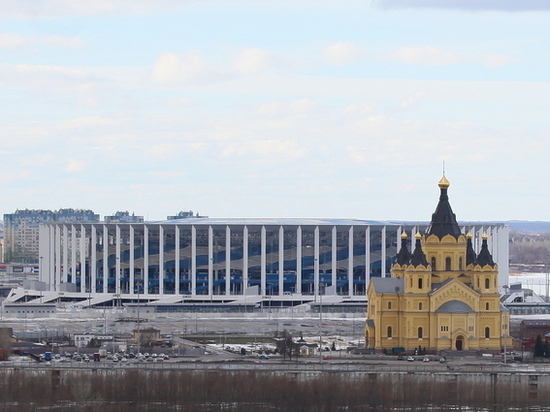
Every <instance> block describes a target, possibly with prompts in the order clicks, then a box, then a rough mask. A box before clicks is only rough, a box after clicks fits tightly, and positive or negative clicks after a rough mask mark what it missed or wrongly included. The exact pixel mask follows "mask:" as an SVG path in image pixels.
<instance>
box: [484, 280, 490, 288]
mask: <svg viewBox="0 0 550 412" xmlns="http://www.w3.org/2000/svg"><path fill="white" fill-rule="evenodd" d="M489 285H490V283H489V278H487V279H485V289H489Z"/></svg>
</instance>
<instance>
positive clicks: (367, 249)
mask: <svg viewBox="0 0 550 412" xmlns="http://www.w3.org/2000/svg"><path fill="white" fill-rule="evenodd" d="M370 235H371V233H370V226H367V228H366V229H365V291H366V290H367V288H368V287H369V282H370V262H371V259H370Z"/></svg>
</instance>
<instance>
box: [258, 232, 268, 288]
mask: <svg viewBox="0 0 550 412" xmlns="http://www.w3.org/2000/svg"><path fill="white" fill-rule="evenodd" d="M265 233H266V230H265V226H263V225H262V230H261V232H260V236H261V240H260V288H261V290H260V295H262V296H265V295H266V290H265V287H266V277H267V272H266V269H265V265H266V256H265V254H266V243H267V242H266V235H265Z"/></svg>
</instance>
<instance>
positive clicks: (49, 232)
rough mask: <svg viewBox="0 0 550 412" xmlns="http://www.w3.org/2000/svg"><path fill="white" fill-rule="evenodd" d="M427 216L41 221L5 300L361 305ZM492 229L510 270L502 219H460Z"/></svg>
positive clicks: (478, 229) (475, 229) (504, 274)
mask: <svg viewBox="0 0 550 412" xmlns="http://www.w3.org/2000/svg"><path fill="white" fill-rule="evenodd" d="M425 228H426V225H424V224H397V223H392V222H377V221H367V220H335V219H209V218H187V219H179V220H168V221H162V222H148V223H120V224H114V223H112V224H109V223H90V224H67V223H52V224H43V225H41V227H40V266H41V267H40V282H38V284H39V285H38V286H37V287H35V288H34V289H36V290H32V289H31V290H29V289H26V290H22V289H14V290H13V292H12V294H11V295H10V297H9V298H8V301H11V302H21V301H23V300H24V301H26V302H33V301H35V302H36V303H38V302H39V301H40V302H41V303H52V302H60V301H71V302H73V303H76V304H77V305H81V306H99V305H114V304H132V303H136V302H138V301H141V302H149V303H150V304H154V305H157V306H164V307H172V308H177V307H180V308H183V307H185V306H186V305H225V306H231V305H233V306H236V307H237V306H250V305H254V306H262V307H265V306H276V307H284V306H291V305H298V304H303V303H312V302H316V301H317V299H318V297H319V295H320V294H321V295H323V298H322V299H323V301H324V302H326V304H333V305H346V304H349V305H353V304H356V305H357V304H360V305H364V304H365V302H366V289H367V286H368V283H369V280H370V279H371V278H372V277H389V271H390V268H391V264H392V263H393V262H394V259H395V257H396V254H397V247H398V243H400V237H401V233H402V232H403V231H406V232H407V233H408V234H409V235H410V236H409V239H414V234H415V233H416V232H417V231H424V230H425ZM462 230H463V231H465V232H466V231H469V232H472V233H474V234H475V239H476V240H477V241H476V242H475V244H474V246H476V245H478V246H480V245H481V235H482V234H483V233H487V234H488V235H489V239H490V240H489V247H490V248H491V253H492V254H493V256H494V258H495V261H496V262H497V264H499V267H500V277H499V285H500V286H501V287H502V286H503V285H505V284H507V278H508V233H509V230H508V227H506V226H505V225H503V224H495V223H491V224H489V223H488V224H479V223H478V224H476V225H468V226H466V227H464V226H463V227H462Z"/></svg>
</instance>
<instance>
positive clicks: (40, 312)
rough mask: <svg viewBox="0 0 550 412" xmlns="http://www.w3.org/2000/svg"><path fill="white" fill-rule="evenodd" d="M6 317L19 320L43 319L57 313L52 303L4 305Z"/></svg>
mask: <svg viewBox="0 0 550 412" xmlns="http://www.w3.org/2000/svg"><path fill="white" fill-rule="evenodd" d="M3 310H4V315H6V316H13V317H17V318H43V317H49V316H50V315H53V314H55V313H56V312H57V309H56V305H55V304H51V303H7V302H4V304H3Z"/></svg>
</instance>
